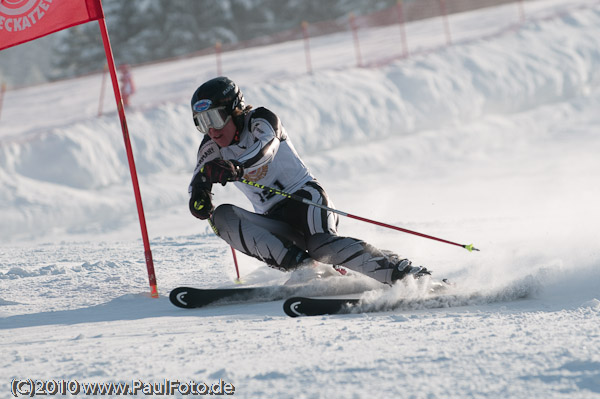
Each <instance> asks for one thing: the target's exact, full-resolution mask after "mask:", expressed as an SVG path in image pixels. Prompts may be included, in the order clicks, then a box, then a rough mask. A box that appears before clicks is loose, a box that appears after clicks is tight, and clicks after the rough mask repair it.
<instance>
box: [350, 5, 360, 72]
mask: <svg viewBox="0 0 600 399" xmlns="http://www.w3.org/2000/svg"><path fill="white" fill-rule="evenodd" d="M350 29H352V37H353V38H354V52H355V53H356V66H357V67H359V68H361V67H362V57H361V55H360V42H359V39H358V26H356V17H355V16H354V13H350Z"/></svg>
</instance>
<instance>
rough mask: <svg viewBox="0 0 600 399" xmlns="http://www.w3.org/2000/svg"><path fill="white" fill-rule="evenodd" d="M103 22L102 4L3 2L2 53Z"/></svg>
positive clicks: (92, 0)
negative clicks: (32, 41) (74, 27)
mask: <svg viewBox="0 0 600 399" xmlns="http://www.w3.org/2000/svg"><path fill="white" fill-rule="evenodd" d="M100 18H104V15H103V13H102V5H101V4H100V0H0V50H3V49H5V48H7V47H12V46H16V45H17V44H21V43H25V42H28V41H30V40H34V39H37V38H39V37H42V36H46V35H49V34H50V33H54V32H57V31H59V30H62V29H66V28H70V27H71V26H75V25H79V24H83V23H85V22H88V21H94V20H97V19H100Z"/></svg>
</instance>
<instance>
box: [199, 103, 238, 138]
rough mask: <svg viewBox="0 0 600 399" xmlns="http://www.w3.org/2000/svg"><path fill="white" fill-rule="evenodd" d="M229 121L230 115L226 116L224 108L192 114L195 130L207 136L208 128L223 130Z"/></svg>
mask: <svg viewBox="0 0 600 399" xmlns="http://www.w3.org/2000/svg"><path fill="white" fill-rule="evenodd" d="M229 119H231V115H228V114H227V112H226V111H225V107H218V108H211V109H209V110H206V111H202V112H198V113H195V114H194V121H195V122H196V128H197V129H198V130H199V131H200V133H202V134H208V129H210V128H213V129H217V130H218V129H223V127H225V125H226V124H227V122H229Z"/></svg>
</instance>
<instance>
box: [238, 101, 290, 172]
mask: <svg viewBox="0 0 600 399" xmlns="http://www.w3.org/2000/svg"><path fill="white" fill-rule="evenodd" d="M249 124H250V126H249V127H250V134H252V136H254V138H255V140H254V143H253V144H252V145H251V146H250V147H249V148H248V149H247V150H246V151H245V152H244V153H243V154H242V155H241V156H240V157H239V158H238V159H237V161H238V162H239V163H240V165H241V166H242V167H243V168H244V169H246V170H252V169H256V168H259V167H261V166H263V165H266V164H268V163H269V162H271V161H272V160H273V158H275V154H277V150H279V144H280V143H281V141H283V140H285V134H284V132H283V128H282V126H281V121H280V120H279V118H278V117H277V115H275V114H274V113H273V112H271V111H269V110H268V109H266V108H262V107H261V108H257V109H256V110H255V111H254V112H253V113H252V116H251V118H250V121H249Z"/></svg>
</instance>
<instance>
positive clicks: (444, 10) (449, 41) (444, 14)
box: [439, 0, 452, 46]
mask: <svg viewBox="0 0 600 399" xmlns="http://www.w3.org/2000/svg"><path fill="white" fill-rule="evenodd" d="M439 1H440V10H441V11H442V19H443V21H444V31H445V32H446V44H447V45H448V46H449V45H451V44H452V37H451V36H450V24H449V23H448V9H447V8H446V0H439Z"/></svg>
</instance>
